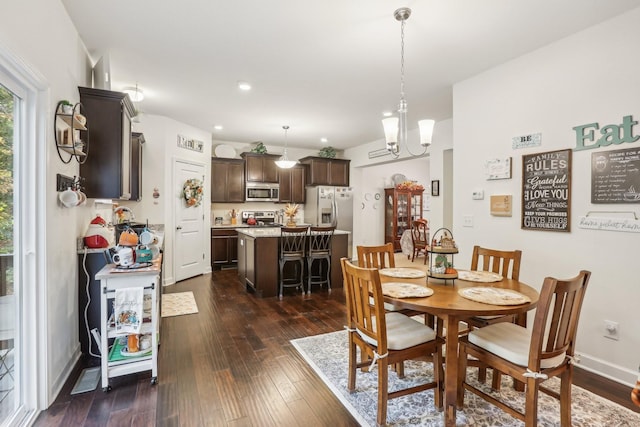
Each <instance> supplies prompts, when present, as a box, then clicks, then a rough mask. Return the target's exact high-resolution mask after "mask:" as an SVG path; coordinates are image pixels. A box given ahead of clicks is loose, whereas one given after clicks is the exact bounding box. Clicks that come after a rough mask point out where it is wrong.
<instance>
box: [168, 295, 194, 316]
mask: <svg viewBox="0 0 640 427" xmlns="http://www.w3.org/2000/svg"><path fill="white" fill-rule="evenodd" d="M197 312H198V305H197V304H196V299H195V298H194V296H193V292H191V291H189V292H176V293H173V294H162V317H170V316H181V315H183V314H194V313H197Z"/></svg>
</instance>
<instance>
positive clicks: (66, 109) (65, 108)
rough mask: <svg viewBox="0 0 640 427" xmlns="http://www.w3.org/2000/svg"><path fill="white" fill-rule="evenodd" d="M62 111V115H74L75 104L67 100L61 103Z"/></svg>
mask: <svg viewBox="0 0 640 427" xmlns="http://www.w3.org/2000/svg"><path fill="white" fill-rule="evenodd" d="M60 111H61V112H62V114H73V104H72V103H71V102H69V101H67V100H66V99H63V100H62V101H60Z"/></svg>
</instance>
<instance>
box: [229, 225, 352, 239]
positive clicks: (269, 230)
mask: <svg viewBox="0 0 640 427" xmlns="http://www.w3.org/2000/svg"><path fill="white" fill-rule="evenodd" d="M237 231H238V233H242V234H246V235H247V236H251V237H280V228H279V227H260V228H248V227H247V228H240V229H238V230H237ZM350 233H351V232H350V231H344V230H335V231H334V232H333V234H335V235H341V234H350Z"/></svg>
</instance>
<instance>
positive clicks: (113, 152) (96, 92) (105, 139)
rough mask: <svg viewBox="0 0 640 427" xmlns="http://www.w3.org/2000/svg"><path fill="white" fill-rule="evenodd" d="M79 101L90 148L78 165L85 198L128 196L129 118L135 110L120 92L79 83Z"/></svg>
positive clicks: (130, 148)
mask: <svg viewBox="0 0 640 427" xmlns="http://www.w3.org/2000/svg"><path fill="white" fill-rule="evenodd" d="M78 91H79V92H80V102H81V103H82V106H83V107H84V111H85V116H86V117H87V122H88V123H91V128H90V129H89V132H90V134H89V136H90V137H91V151H90V152H89V153H87V161H86V162H85V163H83V164H81V165H80V175H81V176H82V177H83V178H84V179H85V182H84V183H85V194H86V195H87V197H89V198H106V199H121V200H129V199H131V171H132V162H131V159H132V151H131V150H132V143H131V141H132V140H131V118H132V117H133V116H134V115H135V114H136V113H135V108H134V106H133V103H132V102H131V100H130V99H129V97H128V96H127V95H126V94H124V93H121V92H113V91H110V90H102V89H92V88H88V87H79V88H78Z"/></svg>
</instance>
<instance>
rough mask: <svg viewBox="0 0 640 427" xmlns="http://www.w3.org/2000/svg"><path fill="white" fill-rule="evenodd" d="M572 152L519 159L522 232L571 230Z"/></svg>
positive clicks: (550, 153) (558, 152) (534, 155)
mask: <svg viewBox="0 0 640 427" xmlns="http://www.w3.org/2000/svg"><path fill="white" fill-rule="evenodd" d="M570 213H571V150H559V151H550V152H547V153H537V154H528V155H525V156H522V225H521V226H522V228H523V229H527V230H547V231H570V230H571V216H570Z"/></svg>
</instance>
